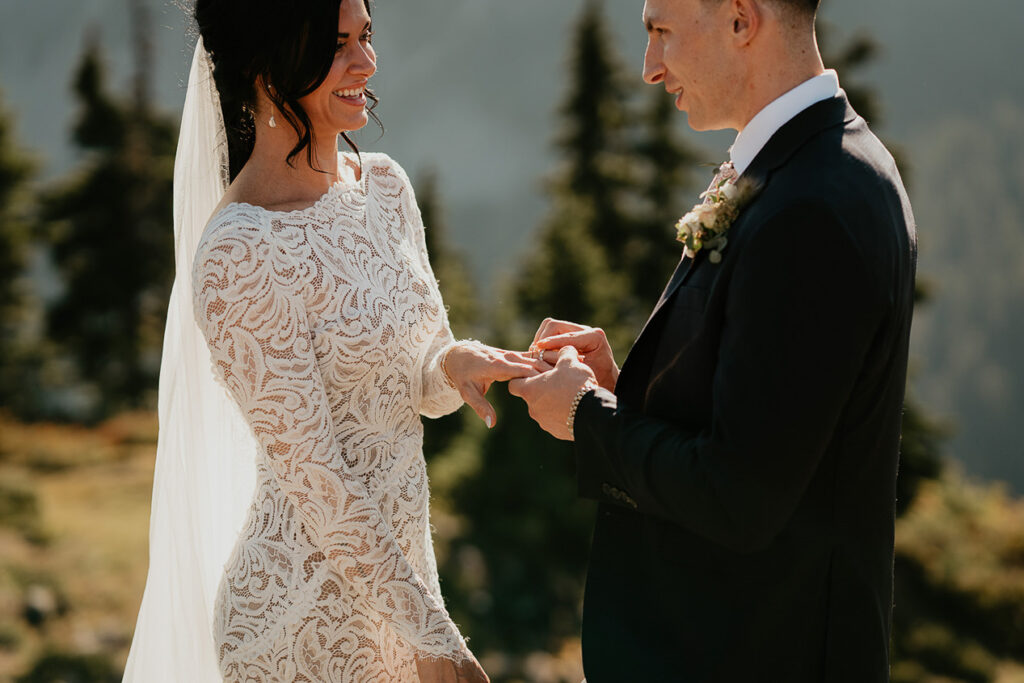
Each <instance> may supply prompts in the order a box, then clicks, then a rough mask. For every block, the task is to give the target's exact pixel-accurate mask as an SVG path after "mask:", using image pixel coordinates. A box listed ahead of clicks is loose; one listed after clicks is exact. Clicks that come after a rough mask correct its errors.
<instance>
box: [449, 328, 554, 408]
mask: <svg viewBox="0 0 1024 683" xmlns="http://www.w3.org/2000/svg"><path fill="white" fill-rule="evenodd" d="M444 367H445V369H446V370H447V371H448V376H449V377H450V378H451V380H452V382H454V383H455V388H456V389H458V390H459V393H460V394H461V395H462V400H464V401H465V402H466V403H468V404H469V407H470V408H472V409H473V411H474V412H475V413H476V414H477V415H479V416H480V419H481V420H483V421H484V422H485V423H487V426H488V427H493V426H494V424H495V422H496V421H497V419H498V416H497V414H496V413H495V412H494V407H493V406H492V405H491V404H490V403H489V402H488V401H487V399H486V398H484V394H486V393H487V390H488V389H490V388H491V384H493V383H494V382H506V381H508V380H510V379H517V378H519V377H533V376H535V375H537V374H539V373H540V372H541V371H543V370H545V369H547V366H546V365H545V364H544V362H543V361H538V360H535V359H532V358H529V357H528V356H526V355H525V354H522V353H517V352H515V351H506V350H505V349H496V348H494V347H493V346H487V345H486V344H480V343H472V344H457V345H456V346H453V347H452V348H451V349H450V350H449V351H448V352H447V356H446V357H445V360H444Z"/></svg>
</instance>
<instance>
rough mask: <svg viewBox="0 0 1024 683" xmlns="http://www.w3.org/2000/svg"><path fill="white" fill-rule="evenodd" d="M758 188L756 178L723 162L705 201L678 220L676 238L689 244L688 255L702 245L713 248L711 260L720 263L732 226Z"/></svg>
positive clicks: (703, 247) (696, 251)
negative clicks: (744, 174)
mask: <svg viewBox="0 0 1024 683" xmlns="http://www.w3.org/2000/svg"><path fill="white" fill-rule="evenodd" d="M757 190H758V186H757V184H756V183H755V182H754V181H752V180H750V179H749V178H737V176H736V171H734V170H733V169H732V164H729V163H726V164H722V166H721V168H719V169H718V173H717V174H716V175H715V179H714V180H713V181H712V182H711V187H709V188H708V189H707V191H706V192H703V193H702V194H701V195H700V197H701V199H702V200H703V201H702V202H701V203H700V204H697V205H696V206H695V207H693V208H692V209H690V211H689V213H687V214H686V215H685V216H683V217H682V218H680V219H679V222H678V223H676V239H678V240H679V241H680V242H682V243H683V244H684V245H685V249H684V252H685V253H686V255H687V256H689V257H690V258H694V257H695V256H696V255H697V253H698V252H699V251H700V250H701V249H709V250H710V253H709V254H708V260H709V261H711V262H712V263H720V262H721V261H722V250H723V249H725V247H726V245H727V244H729V238H728V232H729V228H731V227H732V224H733V223H734V222H735V221H736V219H737V218H738V217H739V215H740V211H742V210H743V207H745V206H746V205H747V204H749V203H750V200H752V199H753V198H754V195H756V194H757Z"/></svg>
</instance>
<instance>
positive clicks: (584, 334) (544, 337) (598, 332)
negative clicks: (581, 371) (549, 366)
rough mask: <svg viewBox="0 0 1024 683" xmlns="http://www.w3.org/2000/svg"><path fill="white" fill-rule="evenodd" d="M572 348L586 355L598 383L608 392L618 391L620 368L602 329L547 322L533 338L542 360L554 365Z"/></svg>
mask: <svg viewBox="0 0 1024 683" xmlns="http://www.w3.org/2000/svg"><path fill="white" fill-rule="evenodd" d="M566 346H572V347H574V348H575V349H576V350H577V351H579V352H580V353H581V354H583V357H584V360H583V362H584V363H586V364H587V365H588V366H590V369H591V370H593V371H594V375H595V376H596V377H597V383H598V384H600V385H601V387H603V388H605V389H607V390H608V391H615V384H616V383H617V382H618V381H619V366H618V365H616V364H615V358H614V356H613V355H612V347H611V345H610V344H608V337H606V336H605V334H604V330H602V329H601V328H599V327H586V326H584V325H577V324H576V323H571V322H567V321H565V320H554V319H552V318H545V319H544V322H542V323H541V324H540V328H539V329H538V330H537V334H536V335H535V336H534V338H533V345H532V348H535V349H537V350H539V351H540V352H541V356H540V357H541V359H543V360H546V361H548V362H549V363H553V362H554V361H555V358H557V356H558V354H557V351H558V350H559V349H561V348H564V347H566Z"/></svg>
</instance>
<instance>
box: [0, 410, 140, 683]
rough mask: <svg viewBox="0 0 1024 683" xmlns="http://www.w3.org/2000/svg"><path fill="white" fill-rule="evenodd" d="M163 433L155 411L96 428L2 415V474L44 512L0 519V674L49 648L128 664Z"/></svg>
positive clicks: (9, 673)
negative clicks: (1, 524) (31, 615)
mask: <svg viewBox="0 0 1024 683" xmlns="http://www.w3.org/2000/svg"><path fill="white" fill-rule="evenodd" d="M156 433H157V421H156V417H155V415H152V414H148V413H136V414H129V415H123V416H120V417H118V418H116V419H114V420H111V421H109V422H106V423H104V424H102V425H99V426H98V427H96V428H93V429H87V428H84V427H80V426H75V425H55V424H37V425H24V424H20V423H18V422H15V421H13V420H11V419H9V418H5V417H2V416H0V481H2V482H5V483H6V482H11V481H13V482H17V483H18V486H19V491H21V492H24V491H28V492H30V493H31V494H32V495H33V497H34V506H35V510H36V515H37V519H36V521H35V527H36V528H34V529H33V528H25V524H24V523H22V524H13V525H5V526H6V528H0V635H2V636H3V637H2V638H0V680H9V679H11V678H12V677H14V676H16V675H18V674H19V673H21V672H23V671H24V670H25V668H26V667H27V666H28V665H29V664H30V663H31V662H32V661H33V660H34V659H35V658H36V657H37V656H38V655H39V654H40V653H41V652H42V651H43V650H44V649H50V650H52V649H57V650H62V651H68V652H81V653H102V654H105V655H107V656H108V657H109V658H110V661H111V663H112V664H113V665H114V666H116V667H118V668H120V667H122V666H123V665H124V661H125V659H126V658H127V654H128V646H129V644H130V642H131V633H132V629H133V628H134V624H135V617H136V614H137V612H138V607H139V603H140V602H141V599H142V591H143V588H144V586H145V578H146V569H147V566H148V557H147V552H148V530H149V529H148V527H149V504H150V495H151V489H152V477H153V464H154V458H155V455H156ZM22 497H23V493H22ZM19 500H21V499H20V498H19ZM2 508H3V505H2V504H0V509H2ZM40 596H42V598H40ZM33 598H34V599H36V600H40V599H42V604H43V606H44V607H47V605H46V603H47V602H48V601H49V602H51V603H52V609H50V608H49V607H47V609H43V610H42V611H41V613H39V610H37V613H39V614H37V616H38V618H39V620H40V623H38V624H37V625H32V624H31V623H30V622H29V621H28V620H27V619H26V603H27V602H30V601H31V600H32V599H33Z"/></svg>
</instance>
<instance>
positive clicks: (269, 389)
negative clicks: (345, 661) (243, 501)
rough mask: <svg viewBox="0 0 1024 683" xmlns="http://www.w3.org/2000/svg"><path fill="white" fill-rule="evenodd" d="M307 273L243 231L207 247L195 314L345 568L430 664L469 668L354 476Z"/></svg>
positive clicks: (331, 555) (328, 549) (271, 454)
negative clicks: (311, 313) (305, 287)
mask: <svg viewBox="0 0 1024 683" xmlns="http://www.w3.org/2000/svg"><path fill="white" fill-rule="evenodd" d="M297 272H298V271H297V269H296V268H295V266H294V263H292V262H291V260H290V259H289V258H288V256H287V255H286V254H285V253H284V252H283V250H280V249H278V248H277V247H276V245H274V244H272V243H270V242H269V241H268V237H267V235H266V234H265V231H264V230H263V229H262V228H259V227H252V228H246V227H238V226H237V225H236V226H231V227H229V228H227V229H224V230H221V231H215V232H214V233H213V234H211V236H210V237H208V238H207V239H206V240H205V241H204V243H203V244H201V245H200V247H199V250H198V253H197V256H196V261H195V268H194V273H193V282H194V290H195V292H196V294H195V300H194V309H195V313H196V321H197V323H198V324H199V327H200V329H201V330H202V331H203V334H204V335H205V337H206V340H207V343H208V344H209V347H210V351H211V354H212V357H213V365H214V371H215V372H216V373H217V374H218V375H219V376H220V378H221V379H222V380H223V381H224V383H225V384H226V386H227V387H228V389H229V391H230V392H231V394H232V395H233V397H234V398H235V400H236V401H237V402H238V403H239V405H240V406H241V408H242V412H243V413H244V414H245V416H246V418H247V420H248V421H249V424H250V426H251V427H252V429H253V432H254V433H255V435H256V437H257V439H258V441H259V443H260V445H261V446H262V448H263V450H264V451H265V453H266V455H267V460H268V462H269V464H270V467H271V469H272V470H273V473H274V475H275V477H276V479H277V482H278V484H279V486H280V487H281V490H282V491H283V492H284V493H285V494H286V495H287V496H288V498H289V500H290V501H291V502H292V503H293V504H294V505H295V507H296V509H297V510H299V512H300V513H301V515H302V522H303V524H304V526H305V528H306V529H307V530H308V533H309V535H310V537H311V539H312V541H313V542H314V543H315V544H316V546H317V547H318V548H319V549H320V550H321V552H322V553H323V555H324V556H325V558H326V560H327V561H328V562H330V563H331V564H332V565H333V568H334V570H335V571H336V572H338V573H339V574H340V575H342V576H344V577H345V578H346V579H348V580H349V581H351V582H352V583H354V584H356V585H359V586H360V588H361V591H360V592H362V593H363V594H365V595H366V596H367V598H368V599H369V601H370V603H371V604H372V605H373V608H374V609H375V610H376V611H377V612H378V613H379V614H380V615H382V616H383V617H385V618H386V619H388V621H389V622H390V624H391V625H392V626H393V627H394V629H395V631H396V632H397V633H398V635H399V637H401V638H402V639H403V640H405V641H406V642H407V643H408V644H409V645H410V646H411V647H412V648H413V649H414V650H415V651H416V652H417V655H418V656H419V657H442V658H449V659H453V660H456V661H463V660H465V659H466V658H467V657H469V654H468V650H467V648H466V645H465V642H464V641H463V639H462V636H461V635H460V633H459V631H458V628H457V627H456V626H455V624H454V623H453V622H452V620H451V618H450V617H449V615H448V613H447V612H446V610H445V608H444V606H443V605H442V604H441V603H440V602H439V601H438V600H437V599H435V597H434V596H433V595H432V594H431V593H430V591H429V590H428V588H427V586H426V585H425V584H424V582H423V580H422V579H421V577H420V576H418V575H417V573H416V572H415V571H414V570H413V569H412V567H411V566H410V565H409V562H408V560H407V559H406V557H405V555H404V553H403V552H402V550H401V548H400V547H399V545H398V542H397V541H396V539H395V537H394V535H393V533H392V530H391V528H390V526H389V525H388V524H387V522H386V521H385V520H384V519H383V517H382V516H381V513H380V510H379V508H378V506H377V504H376V502H375V501H374V500H373V499H372V498H371V497H370V496H369V494H368V492H367V490H366V488H365V487H364V485H363V484H362V482H361V480H360V479H358V478H357V477H356V476H353V475H351V474H350V473H349V472H348V471H347V470H346V461H345V458H344V457H343V455H342V453H341V452H339V448H338V444H337V441H336V440H335V438H334V434H333V423H332V420H331V414H330V411H329V408H328V399H327V396H326V392H325V389H324V384H323V380H322V378H321V375H320V368H319V365H318V363H317V359H316V356H315V354H314V350H313V345H312V339H311V336H310V331H309V325H308V321H307V316H306V310H305V307H304V303H303V300H302V298H301V296H300V294H299V293H298V291H297V290H298V286H297V283H296V277H297V276H296V273H297Z"/></svg>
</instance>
